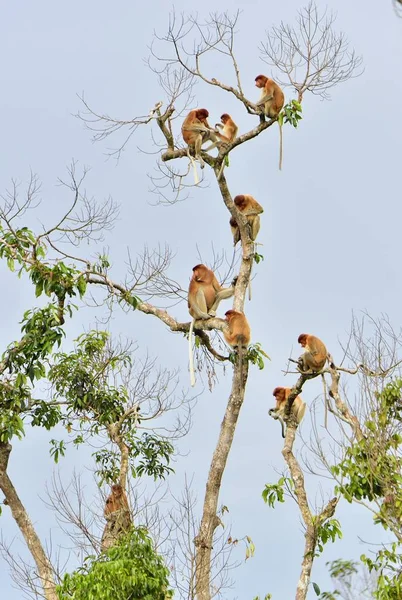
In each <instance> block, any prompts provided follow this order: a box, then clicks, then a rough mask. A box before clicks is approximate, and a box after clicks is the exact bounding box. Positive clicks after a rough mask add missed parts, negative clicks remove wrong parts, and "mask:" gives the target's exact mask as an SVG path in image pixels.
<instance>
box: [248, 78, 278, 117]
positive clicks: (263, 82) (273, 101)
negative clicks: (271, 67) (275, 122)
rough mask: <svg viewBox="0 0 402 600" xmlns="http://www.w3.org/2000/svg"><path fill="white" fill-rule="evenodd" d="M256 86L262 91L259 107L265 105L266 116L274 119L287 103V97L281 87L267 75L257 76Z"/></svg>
mask: <svg viewBox="0 0 402 600" xmlns="http://www.w3.org/2000/svg"><path fill="white" fill-rule="evenodd" d="M255 85H256V87H258V88H259V89H261V90H262V91H261V98H260V100H259V101H258V103H257V106H262V105H264V114H265V115H266V116H267V117H269V118H270V119H274V118H275V117H277V116H278V115H279V113H280V112H281V110H282V108H283V105H284V103H285V96H284V93H283V92H282V90H281V88H280V87H279V85H278V84H277V83H276V82H275V81H274V80H273V79H269V77H266V76H265V75H257V77H256V78H255Z"/></svg>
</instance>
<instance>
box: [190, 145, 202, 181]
mask: <svg viewBox="0 0 402 600" xmlns="http://www.w3.org/2000/svg"><path fill="white" fill-rule="evenodd" d="M187 156H188V157H189V159H190V163H191V166H192V167H193V170H194V183H195V185H198V184H199V183H200V179H199V177H198V173H197V166H196V163H195V160H194V158H193V157H192V156H191V154H190V150H189V149H187Z"/></svg>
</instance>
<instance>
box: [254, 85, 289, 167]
mask: <svg viewBox="0 0 402 600" xmlns="http://www.w3.org/2000/svg"><path fill="white" fill-rule="evenodd" d="M255 85H256V86H257V87H258V88H259V89H260V90H261V98H260V99H259V101H258V102H257V106H263V107H264V115H265V116H267V117H268V118H269V119H275V118H276V117H277V116H278V115H279V113H280V112H281V110H282V108H283V105H284V103H285V96H284V94H283V92H282V90H281V88H280V87H279V85H278V84H277V83H276V82H275V81H274V80H273V79H269V78H268V77H265V75H257V77H256V78H255ZM260 118H261V119H262V120H264V117H260ZM278 125H279V170H281V169H282V148H283V140H282V125H281V124H280V122H279V121H278Z"/></svg>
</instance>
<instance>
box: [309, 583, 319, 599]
mask: <svg viewBox="0 0 402 600" xmlns="http://www.w3.org/2000/svg"><path fill="white" fill-rule="evenodd" d="M311 584H312V586H313V588H314V591H315V593H316V595H317V596H319V595H320V594H321V590H320V588H319V586H318V585H317V584H316V583H315V582H314V581H312V582H311Z"/></svg>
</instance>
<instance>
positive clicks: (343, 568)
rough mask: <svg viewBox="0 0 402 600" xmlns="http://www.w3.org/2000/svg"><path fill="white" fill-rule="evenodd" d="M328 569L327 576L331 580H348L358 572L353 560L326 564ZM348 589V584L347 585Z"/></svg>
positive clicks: (334, 561) (339, 560) (338, 560)
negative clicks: (328, 575)
mask: <svg viewBox="0 0 402 600" xmlns="http://www.w3.org/2000/svg"><path fill="white" fill-rule="evenodd" d="M326 565H327V567H328V568H329V574H330V576H331V577H332V578H333V579H342V580H343V581H344V580H345V578H350V577H352V575H354V574H355V573H357V572H358V569H357V563H356V562H355V561H354V560H341V559H340V558H338V559H337V560H333V561H332V562H327V563H326ZM348 586H349V587H350V584H348Z"/></svg>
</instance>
